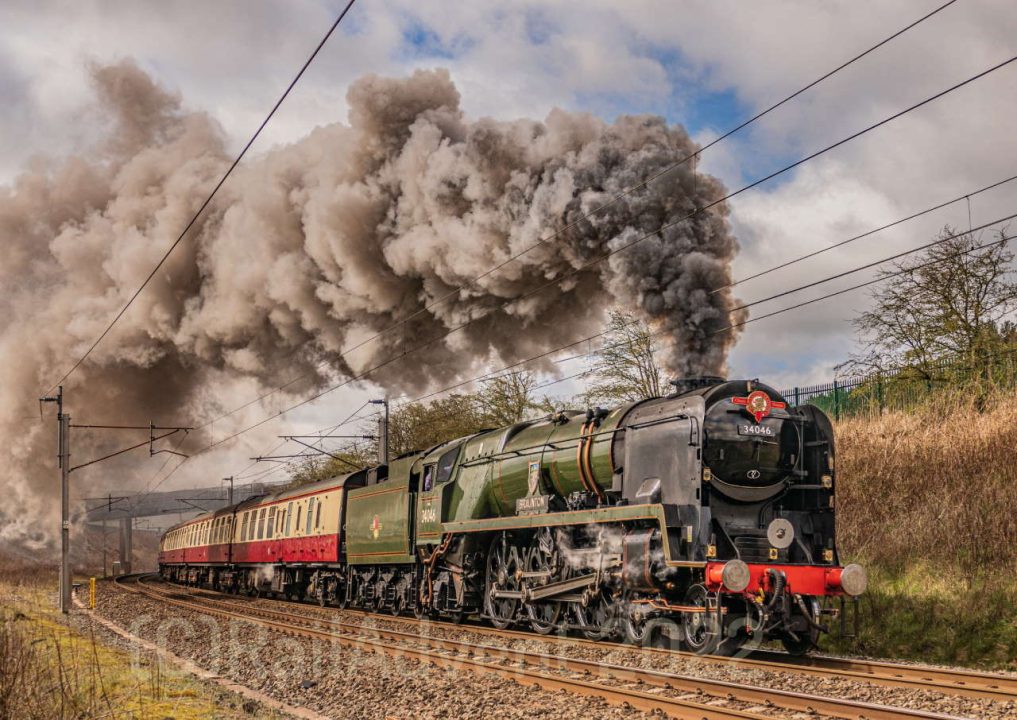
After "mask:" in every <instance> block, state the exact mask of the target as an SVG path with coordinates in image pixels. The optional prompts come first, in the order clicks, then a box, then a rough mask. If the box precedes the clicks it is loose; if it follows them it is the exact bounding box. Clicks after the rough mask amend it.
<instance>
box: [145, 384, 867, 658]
mask: <svg viewBox="0 0 1017 720" xmlns="http://www.w3.org/2000/svg"><path fill="white" fill-rule="evenodd" d="M675 385H676V390H675V392H674V393H673V394H671V395H669V396H667V397H660V398H654V399H649V400H642V401H639V402H634V403H630V404H627V405H624V406H621V407H617V408H614V409H601V408H595V409H591V410H588V411H586V412H557V413H554V414H552V415H550V416H548V417H545V418H542V419H539V420H533V421H525V422H520V423H517V424H515V425H512V426H510V427H503V428H498V429H495V430H487V431H483V432H480V433H477V434H475V435H472V436H469V437H464V438H458V439H455V440H450V441H448V442H446V443H443V444H441V445H439V446H437V447H433V448H430V449H429V450H426V451H423V452H412V453H407V454H405V455H402V456H400V457H398V458H395V459H394V460H392V461H391V462H390V463H389V464H388V465H381V466H377V467H369V468H364V469H362V470H358V471H357V472H353V473H349V474H346V475H341V476H338V477H334V478H332V479H329V480H325V481H322V482H318V483H315V484H312V485H305V486H303V487H299V488H297V489H293V490H288V491H284V492H280V493H276V494H271V495H265V496H261V497H256V498H252V499H249V500H246V501H244V502H241V503H239V504H236V505H233V506H230V507H226V508H224V509H222V510H219V511H216V512H213V513H209V514H206V515H202V516H200V517H198V518H195V519H193V520H190V521H188V522H186V523H183V524H180V525H178V526H176V527H174V528H172V529H170V530H169V531H168V532H167V533H166V534H165V536H164V537H163V538H162V541H161V546H160V554H159V566H160V572H161V573H162V575H163V576H164V577H165V578H166V579H168V580H170V581H175V582H183V583H188V584H196V585H198V584H200V585H206V586H210V587H212V588H214V589H218V590H221V591H224V592H231V593H248V594H257V593H264V592H272V593H277V594H280V595H284V596H287V597H289V598H292V599H304V598H311V599H315V600H317V601H318V602H319V603H321V604H322V605H327V606H337V607H347V606H354V607H358V608H365V609H370V610H374V611H378V612H383V611H385V612H391V613H393V614H397V615H398V614H401V613H409V612H412V613H414V614H415V615H417V616H418V617H419V616H424V615H431V616H440V617H446V618H450V619H452V620H454V621H459V620H461V619H462V618H464V617H467V616H480V617H481V618H483V619H485V620H486V621H487V622H489V623H491V624H492V625H494V626H495V627H498V628H507V627H510V626H528V627H529V628H532V630H534V631H536V632H538V633H551V632H575V633H581V634H584V635H585V636H587V637H589V638H593V639H603V638H608V637H617V636H624V637H625V638H627V639H628V640H630V641H632V642H637V643H654V644H656V643H658V642H660V641H662V640H670V641H671V642H679V641H680V642H683V643H684V644H685V645H686V646H687V647H688V648H690V649H691V650H693V651H696V652H700V653H730V652H734V651H736V650H738V649H739V648H741V647H743V646H745V645H747V644H748V645H752V644H755V643H760V642H764V641H767V640H773V639H777V640H780V641H781V642H783V644H784V645H785V647H786V648H787V649H788V650H789V651H790V652H792V653H796V654H801V653H806V652H808V651H809V650H810V649H812V648H813V647H815V645H816V642H817V640H818V638H819V636H820V633H821V632H823V631H824V630H826V627H827V625H828V624H829V621H830V620H831V619H833V618H834V617H836V616H837V615H838V614H839V613H841V612H842V611H843V604H844V603H843V601H844V599H845V598H851V597H857V596H858V595H860V594H862V593H863V592H864V591H865V588H866V583H867V580H866V574H865V571H864V570H863V569H862V568H861V567H859V566H858V565H853V564H852V565H847V566H841V565H840V563H839V560H838V555H837V548H836V544H835V532H834V530H835V511H834V499H835V497H836V494H835V491H836V471H835V463H834V458H835V454H836V453H835V446H834V437H833V429H832V426H831V423H830V421H829V419H828V418H827V416H826V415H824V414H823V412H822V411H821V410H819V408H817V407H815V406H812V405H803V406H800V407H790V406H789V405H788V403H787V402H786V401H785V399H784V398H782V397H781V396H780V394H779V393H778V392H777V391H775V390H774V389H772V388H770V387H768V386H766V385H763V384H760V383H759V382H757V381H754V380H749V381H744V380H742V381H725V380H723V379H721V378H713V377H710V378H696V379H691V380H684V381H676V383H675ZM838 599H839V605H840V607H838V606H837V605H838Z"/></svg>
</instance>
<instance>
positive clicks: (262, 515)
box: [258, 508, 265, 540]
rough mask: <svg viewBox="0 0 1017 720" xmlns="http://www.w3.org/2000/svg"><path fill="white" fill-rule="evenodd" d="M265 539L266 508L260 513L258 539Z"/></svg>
mask: <svg viewBox="0 0 1017 720" xmlns="http://www.w3.org/2000/svg"><path fill="white" fill-rule="evenodd" d="M263 537H265V508H262V509H261V510H259V511H258V539H259V540H261V539H262V538H263Z"/></svg>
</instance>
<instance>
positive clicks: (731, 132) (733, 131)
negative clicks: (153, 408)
mask: <svg viewBox="0 0 1017 720" xmlns="http://www.w3.org/2000/svg"><path fill="white" fill-rule="evenodd" d="M956 1H957V0H948V2H945V3H943V4H942V5H940V6H938V7H936V8H934V9H933V10H931V11H930V12H928V13H926V14H925V15H923V16H921V17H920V18H918V19H917V20H914V21H913V22H911V23H909V24H908V25H905V26H904V27H903V28H901V29H899V30H897V31H896V32H894V33H892V34H891V35H888V36H887V37H885V38H883V39H882V40H880V41H879V42H877V43H876V44H875V45H872V46H870V47H869V48H867V49H866V50H863V51H862V52H860V53H858V54H856V55H854V56H853V57H851V58H850V59H848V60H846V61H844V62H842V63H841V64H840V65H838V66H836V67H835V68H833V69H832V70H829V71H827V72H826V73H824V74H823V75H820V76H819V77H818V78H816V79H815V80H813V81H812V82H810V83H808V84H806V85H804V86H802V87H800V88H799V89H797V90H795V91H794V92H792V93H791V94H790V95H787V96H785V97H784V98H782V99H781V100H778V101H777V102H775V103H773V104H772V105H769V106H768V107H767V108H766V109H764V110H761V111H759V112H758V113H756V114H755V115H753V116H751V117H749V118H747V119H745V120H743V121H742V122H740V123H739V124H737V125H736V126H734V127H732V128H731V129H729V130H727V131H726V132H724V133H723V134H721V135H719V136H718V137H716V138H714V139H713V140H711V141H710V142H708V143H706V144H705V145H703V146H702V147H700V148H699V149H698V150H696V151H695V152H694V153H689V154H687V155H685V156H683V157H682V158H680V159H678V160H676V161H675V162H673V163H671V164H670V165H667V166H666V167H664V168H662V169H661V170H659V171H657V172H656V173H654V174H652V175H650V176H649V177H648V178H646V179H645V180H642V181H641V182H639V183H637V184H635V185H631V186H629V187H627V188H625V189H623V190H621V191H620V192H618V193H617V194H615V195H613V196H611V197H610V198H609V199H608V200H606V201H605V202H604V203H602V204H600V205H598V206H596V207H594V208H592V209H591V210H589V211H586V212H585V213H581V214H579V215H577V216H576V217H575V218H574V219H573V220H572V221H570V222H569V223H567V224H565V225H563V226H561V227H559V228H558V229H556V230H554V231H553V232H551V233H549V234H548V235H546V236H543V237H540V238H538V239H537V240H536V241H534V242H533V243H531V244H530V245H528V246H526V247H524V248H523V249H522V250H520V251H519V252H517V253H515V254H513V255H510V256H509V257H508V258H506V259H505V260H503V261H501V262H499V263H497V264H495V265H494V266H492V267H491V268H488V269H487V270H485V271H484V272H483V273H481V274H480V275H477V276H475V277H473V278H470V279H469V280H468V281H467V282H466V283H464V284H463V285H461V286H458V287H454V288H452V289H451V290H450V291H449V292H447V293H446V294H445V295H443V296H441V297H439V298H437V299H436V300H432V301H431V302H430V303H427V304H425V305H424V306H423V307H421V308H419V309H417V310H416V311H414V312H412V313H410V314H409V315H407V316H406V317H403V318H400V319H399V320H397V321H396V322H394V323H391V324H389V325H387V326H386V327H384V328H382V329H381V330H379V331H378V332H376V333H375V334H374V335H371V336H369V337H367V338H365V339H364V340H361V341H360V342H358V343H357V344H356V345H353V346H352V347H350V348H348V349H347V350H345V351H344V352H343V353H341V354H340V357H341V358H346V357H347V356H348V355H349V354H350V353H352V352H354V351H356V350H358V349H360V348H361V347H364V346H365V345H367V344H369V343H371V342H373V341H374V340H377V339H378V338H380V337H382V336H383V335H385V334H387V333H389V332H391V331H392V330H395V329H397V328H399V327H402V326H403V325H405V324H406V323H407V322H409V321H411V320H413V319H414V318H416V317H419V316H420V315H422V314H423V313H425V312H427V311H429V310H431V309H433V308H435V307H437V306H439V305H442V304H444V303H445V302H447V301H448V300H450V299H451V298H453V297H455V296H456V295H457V294H458V293H460V292H461V291H462V290H463V289H464V288H465V287H468V286H469V285H471V284H473V283H476V282H478V281H480V280H483V279H484V278H485V277H488V276H490V275H492V274H493V273H496V272H497V271H499V270H500V269H501V268H503V267H505V266H506V265H509V264H510V263H513V262H515V261H516V260H518V259H519V258H521V257H523V256H524V255H526V254H527V253H529V252H530V251H532V250H534V249H536V248H537V247H540V246H541V245H544V244H546V243H548V242H550V241H551V240H553V239H554V238H556V237H558V236H559V235H561V234H562V233H564V232H565V231H567V230H569V229H571V228H573V227H575V226H576V225H577V224H578V223H580V222H582V221H583V220H587V219H589V218H591V217H594V216H596V215H599V214H600V213H601V212H603V211H604V210H606V209H608V208H610V207H612V206H613V205H614V204H615V203H617V202H618V201H619V200H621V199H623V198H625V197H627V196H628V195H630V194H632V193H633V192H635V191H636V190H639V189H641V188H643V187H646V186H648V185H649V184H650V183H653V182H655V181H657V180H659V179H660V178H662V177H664V176H666V175H668V174H670V173H671V172H673V171H674V170H676V169H678V168H679V167H682V166H683V165H685V163H687V162H689V161H690V160H691V161H693V162H694V161H695V159H696V158H697V157H698V156H699V155H700V154H702V153H703V152H705V151H706V150H709V149H710V148H711V147H713V146H714V145H717V144H718V143H720V142H723V141H724V140H726V139H727V138H729V137H731V136H732V135H735V134H736V133H738V132H740V131H741V130H743V129H745V128H746V127H748V126H749V125H751V124H753V123H755V122H756V121H758V120H760V119H762V118H763V117H765V116H766V115H769V114H770V113H771V112H773V111H774V110H776V109H778V108H779V107H781V106H783V105H785V104H787V103H788V102H790V101H791V100H794V99H795V98H796V97H798V96H800V95H802V94H803V93H806V92H808V91H809V90H811V89H812V88H814V87H816V86H817V85H819V84H820V83H822V82H824V81H825V80H828V79H829V78H830V77H832V76H833V75H836V74H837V73H839V72H840V71H842V70H844V69H846V68H847V67H849V66H851V65H853V64H854V63H856V62H858V61H859V60H861V59H862V58H864V57H866V56H867V55H869V54H871V53H873V52H875V51H876V50H878V49H879V48H881V47H883V46H884V45H886V44H887V43H889V42H891V41H893V40H895V39H897V38H898V37H900V36H901V35H903V34H904V33H906V32H908V31H909V30H911V29H913V28H915V27H917V26H918V25H920V24H922V23H923V22H925V21H926V20H928V19H929V18H931V17H933V16H934V15H937V14H938V13H940V12H941V11H943V10H945V9H946V8H948V7H950V6H951V5H953V4H954V3H955V2H956ZM325 364H326V363H325V362H323V363H320V364H319V365H318V366H317V367H318V368H319V369H320V368H322V367H324V366H325ZM311 376H312V373H303V374H301V375H297V376H295V377H293V378H290V379H289V380H287V381H286V382H284V383H283V384H282V385H279V386H277V387H274V388H272V389H271V390H268V391H266V392H265V393H263V394H261V395H258V396H257V397H254V398H252V399H251V400H249V401H247V402H245V403H244V404H242V405H239V406H237V407H236V408H234V409H232V410H229V411H227V412H225V413H222V414H220V415H217V416H216V417H214V418H212V419H211V420H209V421H208V422H210V423H211V422H216V421H218V420H221V419H223V418H225V417H228V416H230V415H232V414H234V413H236V412H239V411H241V410H243V409H245V408H248V407H250V406H251V405H254V404H256V403H259V402H261V401H262V400H265V399H267V398H269V397H271V396H273V395H275V394H276V393H279V392H281V391H283V390H285V389H286V388H288V387H291V386H292V385H294V384H295V383H297V382H300V381H301V380H305V379H308V378H309V377H311ZM206 424H207V423H206ZM202 427H204V426H202Z"/></svg>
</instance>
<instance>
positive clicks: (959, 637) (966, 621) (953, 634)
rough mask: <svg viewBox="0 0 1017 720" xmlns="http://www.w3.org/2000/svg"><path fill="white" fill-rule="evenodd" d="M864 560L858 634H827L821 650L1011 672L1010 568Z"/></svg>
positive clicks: (1016, 637) (1016, 645) (1015, 601)
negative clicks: (974, 569)
mask: <svg viewBox="0 0 1017 720" xmlns="http://www.w3.org/2000/svg"><path fill="white" fill-rule="evenodd" d="M862 562H864V559H862ZM865 564H866V566H867V569H868V572H869V589H868V591H867V592H866V593H865V595H863V596H862V598H861V599H860V601H859V603H860V604H859V613H860V614H859V619H860V625H859V636H858V638H857V639H852V638H843V637H840V636H839V635H838V634H837V633H834V634H833V635H831V636H830V637H829V638H826V639H825V640H824V641H823V646H824V648H823V649H824V650H827V651H831V650H832V651H835V652H846V653H858V652H861V653H863V654H865V655H869V656H875V657H884V658H910V659H913V660H918V661H921V662H927V663H945V664H951V665H953V664H959V665H972V666H979V667H984V668H991V669H1004V670H1017V623H1014V617H1013V608H1014V607H1017V582H1014V580H1013V575H1012V574H1010V573H990V572H985V571H983V572H981V573H977V574H970V573H962V572H958V571H957V570H956V569H952V568H950V567H949V566H943V565H941V564H936V565H932V564H930V563H917V564H915V565H912V566H910V567H908V568H907V569H901V568H897V569H891V568H886V567H883V566H881V565H878V564H872V563H865Z"/></svg>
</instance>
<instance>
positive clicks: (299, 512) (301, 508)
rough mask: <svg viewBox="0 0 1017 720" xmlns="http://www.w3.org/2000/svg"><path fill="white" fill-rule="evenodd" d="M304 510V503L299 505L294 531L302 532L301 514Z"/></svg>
mask: <svg viewBox="0 0 1017 720" xmlns="http://www.w3.org/2000/svg"><path fill="white" fill-rule="evenodd" d="M303 511H304V506H303V505H297V521H296V522H295V523H293V532H300V514H301V513H302V512H303Z"/></svg>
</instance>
